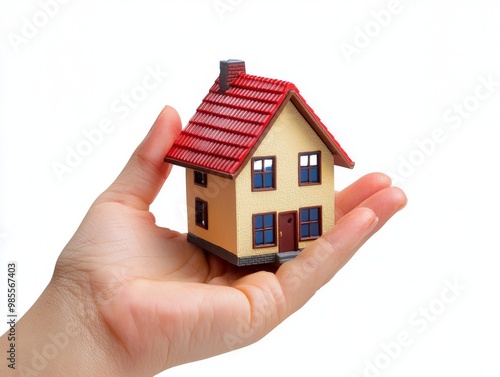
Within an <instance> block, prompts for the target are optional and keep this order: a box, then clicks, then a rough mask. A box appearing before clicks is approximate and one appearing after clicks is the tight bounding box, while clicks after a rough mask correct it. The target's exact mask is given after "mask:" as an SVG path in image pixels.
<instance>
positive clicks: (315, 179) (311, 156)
mask: <svg viewBox="0 0 500 377" xmlns="http://www.w3.org/2000/svg"><path fill="white" fill-rule="evenodd" d="M320 162H321V152H308V153H299V186H305V185H317V184H320V183H321V177H320V172H321V164H320Z"/></svg>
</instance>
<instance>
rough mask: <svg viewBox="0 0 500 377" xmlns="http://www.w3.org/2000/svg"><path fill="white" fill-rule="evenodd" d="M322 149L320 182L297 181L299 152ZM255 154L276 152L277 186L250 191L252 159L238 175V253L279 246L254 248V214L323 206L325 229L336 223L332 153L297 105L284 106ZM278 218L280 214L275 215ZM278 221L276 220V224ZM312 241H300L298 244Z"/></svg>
mask: <svg viewBox="0 0 500 377" xmlns="http://www.w3.org/2000/svg"><path fill="white" fill-rule="evenodd" d="M318 150H319V151H321V182H322V184H321V185H311V186H299V185H298V159H299V157H298V155H299V152H310V151H318ZM253 156H254V157H259V156H276V190H273V191H260V192H257V191H256V192H252V191H251V188H252V187H251V185H252V184H251V175H252V169H251V168H252V163H251V160H249V161H248V162H247V164H246V166H245V167H244V168H243V169H242V171H241V172H240V174H239V175H238V177H237V179H236V181H235V184H236V201H235V203H236V214H235V216H236V223H237V228H238V230H239V236H238V239H237V240H236V241H237V248H238V256H239V257H246V256H253V255H263V254H269V253H277V252H278V246H275V247H266V248H258V249H252V247H253V241H252V237H253V228H252V214H256V213H265V212H277V214H278V213H279V212H285V211H291V210H298V209H299V208H301V207H308V206H318V205H321V206H322V214H323V221H322V230H323V232H326V231H327V230H328V229H330V228H331V227H333V224H334V186H333V178H334V164H333V155H332V153H331V152H330V151H329V150H328V148H327V147H326V145H325V144H324V143H323V142H322V141H321V139H320V138H319V137H318V135H317V134H316V133H315V132H314V130H313V129H312V128H311V127H310V126H309V124H308V123H307V122H306V120H305V119H304V118H303V117H302V115H300V113H299V111H298V110H297V108H296V107H295V106H294V105H293V104H292V103H291V102H288V104H287V105H286V106H285V108H284V109H283V111H282V112H281V114H280V115H279V117H278V119H277V120H276V122H275V123H274V125H273V126H272V127H271V129H270V130H269V132H268V133H267V135H266V136H265V138H264V140H263V141H262V143H261V144H260V145H259V147H258V148H257V150H256V151H255V153H254V155H253ZM276 222H278V216H277V217H276ZM277 226H278V224H276V228H277ZM310 242H312V241H303V242H299V248H303V247H305V246H306V245H307V244H308V243H310Z"/></svg>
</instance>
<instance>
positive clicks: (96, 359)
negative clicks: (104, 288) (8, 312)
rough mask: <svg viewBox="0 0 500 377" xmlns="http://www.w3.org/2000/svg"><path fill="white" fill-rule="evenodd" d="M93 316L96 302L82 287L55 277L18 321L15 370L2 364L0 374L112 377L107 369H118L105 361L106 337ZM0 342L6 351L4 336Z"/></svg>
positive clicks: (6, 341)
mask: <svg viewBox="0 0 500 377" xmlns="http://www.w3.org/2000/svg"><path fill="white" fill-rule="evenodd" d="M97 313H98V311H97V310H96V308H95V303H94V302H93V301H92V300H91V299H90V295H89V294H88V292H86V291H85V289H84V288H82V286H81V285H80V284H77V283H75V282H73V281H69V280H65V279H61V278H58V277H55V278H53V279H52V281H51V282H50V283H49V285H48V286H47V288H46V289H45V290H44V292H43V293H42V295H41V296H40V297H39V299H38V300H37V301H36V303H35V304H34V305H33V306H32V307H31V309H30V310H29V311H28V312H27V313H26V314H25V315H24V316H23V317H22V318H21V319H20V320H19V322H18V323H17V325H16V333H17V341H16V343H17V350H18V353H17V363H16V369H15V370H14V369H11V368H7V366H6V365H5V363H3V364H4V365H2V366H1V367H0V370H2V373H1V374H2V376H4V375H5V376H11V375H12V376H18V375H22V376H53V377H57V376H82V377H83V376H95V375H99V376H111V375H113V374H110V373H109V371H110V370H111V371H116V368H115V367H116V365H114V364H112V360H109V359H108V356H107V355H109V354H111V353H110V352H109V349H106V341H105V340H106V339H108V337H103V335H102V334H101V333H100V332H102V331H104V330H103V329H102V327H101V326H99V322H100V321H99V319H98V315H97ZM4 338H5V339H4ZM97 339H99V341H97ZM0 344H1V345H2V350H3V349H4V348H5V347H7V345H8V340H7V339H6V336H5V335H4V336H3V337H2V339H1V341H0ZM106 351H107V352H106ZM110 364H111V365H110ZM4 367H5V370H6V373H5V374H4V373H3V371H4ZM9 373H10V374H9Z"/></svg>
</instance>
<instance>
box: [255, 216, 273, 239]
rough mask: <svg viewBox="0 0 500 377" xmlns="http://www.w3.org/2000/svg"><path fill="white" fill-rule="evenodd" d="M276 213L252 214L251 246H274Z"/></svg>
mask: <svg viewBox="0 0 500 377" xmlns="http://www.w3.org/2000/svg"><path fill="white" fill-rule="evenodd" d="M275 228H276V215H275V214H274V213H262V214H258V215H253V247H254V248H258V247H267V246H276V232H275Z"/></svg>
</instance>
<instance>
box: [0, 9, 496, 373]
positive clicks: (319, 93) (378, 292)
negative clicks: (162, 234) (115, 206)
mask: <svg viewBox="0 0 500 377" xmlns="http://www.w3.org/2000/svg"><path fill="white" fill-rule="evenodd" d="M47 1H48V0H45V1H41V2H38V1H23V2H15V1H5V0H3V1H1V4H2V5H1V11H0V49H1V63H0V64H1V66H0V78H1V81H0V95H1V101H0V106H1V107H0V124H1V126H0V127H1V128H0V154H1V157H0V158H1V159H0V180H1V181H0V182H1V186H0V216H1V217H0V248H1V261H0V262H1V265H0V268H1V270H2V275H1V276H5V275H4V274H5V270H6V263H7V261H10V260H14V261H16V262H17V263H18V269H19V273H18V279H19V303H18V305H19V312H20V313H24V312H26V310H27V309H28V308H29V307H30V306H31V305H32V304H33V302H34V301H35V300H36V298H37V297H38V296H39V294H40V293H41V292H42V290H43V289H44V287H45V286H46V284H47V283H48V281H49V279H50V277H51V274H52V271H53V267H54V264H55V261H56V259H57V257H58V255H59V253H60V251H61V250H62V248H63V247H64V245H65V244H66V242H67V241H68V239H69V238H70V237H71V235H72V234H73V232H74V231H75V229H76V227H77V226H78V224H79V222H80V221H81V219H82V217H83V216H84V214H85V212H86V211H87V208H88V207H89V205H90V204H91V203H92V201H93V200H94V198H95V197H96V196H97V195H98V194H99V193H100V192H102V191H103V190H104V189H105V188H106V187H107V186H108V185H109V184H110V183H111V181H112V180H113V179H114V177H115V176H116V175H117V174H118V173H119V171H120V170H121V168H122V167H123V165H124V164H125V162H126V161H127V160H128V157H129V155H130V154H131V152H132V151H133V149H134V148H135V146H136V145H137V144H138V143H139V142H140V141H141V140H142V138H143V137H144V136H145V134H146V133H147V131H148V129H149V127H150V126H151V124H152V122H153V121H154V119H155V118H156V116H157V114H158V113H159V111H160V110H161V108H162V107H163V106H164V105H165V104H170V105H172V106H174V107H176V108H177V109H178V111H179V113H180V115H181V118H182V120H183V123H184V124H185V123H186V122H187V120H188V119H189V118H190V117H191V115H192V114H193V113H194V110H195V109H196V107H197V106H198V104H199V103H200V101H201V99H202V98H203V96H204V95H205V94H206V92H207V90H208V89H209V87H210V85H211V84H212V83H213V81H214V80H215V78H216V77H217V74H218V64H219V60H222V59H228V58H237V59H242V60H245V61H246V66H247V72H248V73H250V74H256V75H261V76H266V77H272V78H279V79H284V80H288V81H291V82H293V83H294V84H296V85H297V87H298V88H299V89H300V91H301V93H302V95H303V96H304V97H305V99H306V100H307V101H308V103H309V104H310V105H311V107H312V108H313V109H314V110H315V111H316V113H317V114H318V115H319V116H320V117H321V118H322V120H323V121H324V123H325V124H326V125H327V126H328V127H329V129H330V130H331V132H332V133H333V134H334V135H335V137H336V138H337V140H338V141H339V142H340V143H341V145H342V146H343V147H344V149H345V150H346V151H347V152H348V154H349V155H350V156H351V157H352V159H353V160H355V161H356V167H355V169H354V170H352V171H351V170H347V169H343V168H338V169H337V170H336V177H337V182H336V184H337V188H338V189H341V188H343V187H345V186H346V185H347V184H348V183H349V182H351V181H354V180H355V179H357V178H358V177H360V176H362V175H364V174H366V173H368V172H371V171H383V172H386V173H389V174H391V175H392V176H393V177H394V178H395V181H396V183H397V184H398V185H399V186H400V187H402V188H403V189H404V190H405V192H406V193H407V195H408V198H409V204H408V206H407V207H406V209H404V210H403V211H402V212H400V213H398V214H397V215H396V217H395V218H393V219H392V220H391V221H390V222H389V223H388V225H387V226H386V227H385V228H384V229H383V230H382V231H381V232H379V233H378V234H377V235H376V236H375V237H374V238H373V239H372V240H371V241H370V242H369V243H368V244H366V245H365V246H364V247H363V248H362V249H361V250H360V251H359V253H358V254H357V255H356V256H355V257H354V258H353V260H352V261H351V262H350V263H349V264H348V265H347V266H346V267H345V268H344V269H343V270H342V271H341V272H340V273H339V274H338V275H337V276H336V277H335V278H334V279H333V280H332V281H331V282H330V283H329V284H328V285H327V286H325V287H324V288H323V289H321V290H320V291H319V292H318V293H317V294H316V296H315V297H314V298H313V299H312V300H311V301H310V302H309V304H308V305H306V306H305V307H304V308H303V309H301V310H300V311H299V312H298V313H296V314H295V315H293V316H292V317H290V318H289V319H288V320H287V321H285V323H283V324H282V325H281V326H280V327H279V328H277V329H276V330H275V331H273V332H272V333H271V334H270V335H268V336H267V337H266V338H265V339H263V340H262V341H260V342H258V343H257V344H255V345H252V346H250V347H247V348H245V349H242V350H239V351H236V352H232V353H230V354H226V355H222V356H219V357H215V358H213V359H210V360H204V361H201V362H196V363H192V364H189V365H184V366H180V367H177V368H174V369H172V370H170V371H167V372H165V373H164V374H162V375H166V376H176V377H180V376H193V375H208V376H215V375H217V376H219V377H224V376H235V375H237V376H241V377H243V376H255V375H287V376H302V375H309V376H325V377H326V376H345V377H352V376H357V377H360V376H377V375H381V376H406V377H411V376H442V375H446V376H485V375H488V376H490V375H491V376H493V375H499V370H500V367H499V366H498V361H497V360H498V355H499V353H500V346H499V344H500V343H499V339H498V337H499V335H500V331H499V330H500V326H499V318H500V307H499V303H498V301H499V296H498V291H497V288H498V287H499V283H500V277H499V276H500V274H498V262H499V258H498V253H499V251H500V250H499V247H498V239H497V237H496V235H497V234H498V230H497V227H498V225H499V219H498V217H499V210H500V206H499V201H498V191H499V190H498V189H499V184H498V182H499V180H498V178H497V179H495V175H498V173H497V172H498V170H497V169H498V163H499V162H500V161H499V160H500V159H499V157H498V139H497V137H498V136H499V133H498V127H500V114H499V110H498V109H499V107H500V84H496V86H495V85H491V86H490V91H488V90H487V88H486V87H484V86H483V87H482V88H479V92H476V89H477V88H478V87H480V86H481V85H482V84H481V82H482V81H488V80H492V81H493V82H494V83H495V82H500V46H499V35H500V22H499V20H500V5H499V4H498V2H496V1H486V0H483V1H477V0H475V1H472V0H470V1H466V0H461V1H457V0H455V1H444V0H441V1H439V0H438V1H432V2H431V1H423V0H414V1H408V0H401V1H400V2H399V1H388V0H387V1H320V0H315V1H305V0H302V1H298V0H295V1H279V0H274V1H272V0H268V1H264V0H244V1H241V0H221V1H213V0H198V1H180V0H177V1H173V0H162V1H139V0H128V1H116V0H113V1H111V0H108V1H95V0H85V1H80V0H72V1H66V3H65V4H60V5H59V6H58V8H57V9H56V8H52V10H49V11H47V10H44V8H43V7H42V6H41V4H43V3H45V2H47ZM61 3H63V1H62V0H61ZM216 5H218V6H219V8H217V7H216ZM223 5H225V8H222V6H223ZM389 11H391V12H392V13H388V12H389ZM43 13H45V16H44V14H43ZM48 13H51V14H50V15H48ZM388 14H389V15H390V16H388ZM27 23H33V25H35V30H34V29H33V28H32V27H31V28H30V27H29V26H26V25H27ZM37 25H38V26H37ZM366 33H368V34H366ZM20 38H24V39H20ZM16 41H17V42H16ZM20 41H22V42H20ZM349 46H350V47H349ZM349 48H350V50H349V51H350V52H351V54H349V53H347V52H346V51H347V49H349ZM148 69H156V70H160V71H161V72H168V77H161V79H160V80H159V81H161V82H159V84H158V86H157V88H156V89H154V90H149V91H147V92H146V95H145V96H144V98H141V101H138V102H137V103H136V104H135V105H134V106H135V108H133V109H132V108H130V110H131V111H130V113H127V114H125V111H124V110H122V111H121V112H118V111H117V110H116V107H115V108H113V107H112V106H113V103H116V101H120V99H121V96H122V95H124V94H130V93H131V91H132V92H133V91H134V90H136V93H139V91H138V90H139V89H137V85H140V84H141V83H142V80H143V78H144V77H145V76H146V75H147V74H148ZM162 75H163V74H162ZM165 76H166V75H165ZM481 80H482V81H481ZM142 93H144V92H142ZM476 93H479V96H480V99H477V97H474V96H475V95H476ZM486 97H487V98H486ZM455 104H459V105H460V106H462V107H463V109H464V110H463V112H462V115H456V114H455V115H453V114H452V112H453V111H454V110H453V109H454V107H453V106H454V105H455ZM455 109H457V108H456V107H455ZM452 115H453V116H454V118H450V117H451V116H452ZM447 116H448V117H447ZM103 119H110V120H111V121H112V122H113V125H114V128H113V130H112V132H110V133H108V134H105V135H104V138H103V140H102V142H101V143H100V144H99V145H97V146H95V147H93V149H92V150H91V151H90V152H89V153H88V155H86V156H84V157H83V158H82V159H81V161H79V162H78V164H74V165H75V167H74V168H71V172H67V173H65V174H63V176H62V177H61V179H59V178H58V176H57V174H56V173H55V172H54V169H53V166H54V164H57V163H60V164H66V162H65V159H66V158H67V155H68V153H69V152H68V151H69V149H68V148H76V147H77V145H78V143H81V141H82V140H85V136H84V131H85V132H90V130H92V129H93V128H96V127H98V126H99V123H100V122H101V121H102V120H103ZM436 135H437V136H436ZM432 137H435V138H436V141H439V142H438V143H436V142H432V144H431V143H430V142H429V140H427V139H431V138H432ZM424 152H425V153H424ZM183 174H184V172H183V170H182V169H180V168H175V169H174V172H173V174H172V176H171V178H170V180H169V181H168V182H167V184H166V185H165V187H164V188H163V190H162V192H161V193H160V195H159V197H158V199H157V201H156V202H155V203H154V205H153V207H152V211H153V213H154V214H155V216H156V218H157V220H158V223H159V224H160V225H162V226H167V227H172V228H176V229H179V230H185V229H186V225H185V222H184V214H183V212H182V205H180V204H179V203H182V202H183V197H184V182H183ZM398 175H399V177H398ZM3 280H5V279H4V278H2V282H1V283H2V286H1V289H2V290H1V291H0V292H5V290H6V288H5V282H4V281H3ZM447 282H448V283H447ZM452 283H455V284H458V285H459V286H460V288H459V290H458V291H456V293H457V294H452V293H451V292H452V291H449V292H448V291H446V292H447V294H448V296H446V301H448V303H444V302H443V301H442V299H441V293H442V291H443V289H446V284H452ZM4 296H5V294H3V293H2V294H0V297H1V300H0V301H1V306H0V309H1V313H5V312H6V310H5V301H6V300H5V298H4ZM452 301H453V302H452ZM429 307H430V309H429ZM422 308H428V310H430V314H431V315H432V320H430V319H427V320H424V319H423V318H424V317H423V316H422V315H421V314H419V313H420V312H419V310H421V309H422ZM1 315H2V316H3V314H1ZM429 318H431V317H429ZM416 321H418V322H416ZM1 329H2V331H4V330H6V325H5V323H4V321H3V320H2V325H1ZM401 332H403V333H404V334H407V336H409V339H410V341H411V344H410V345H408V343H406V345H405V346H400V348H401V350H400V351H398V350H397V347H395V348H394V347H393V352H392V358H390V356H391V355H390V353H391V352H390V351H384V348H383V346H382V344H391V342H394V341H396V340H397V337H398V334H400V333H401ZM384 355H385V356H384ZM2 359H3V357H2ZM370 363H377V364H378V366H379V367H380V368H379V369H383V370H380V371H378V372H377V371H376V370H374V369H373V367H372V368H371V369H372V370H370V368H368V369H367V367H366V366H367V365H369V364H370ZM374 365H375V366H376V364H374Z"/></svg>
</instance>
